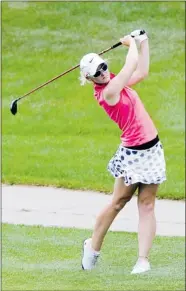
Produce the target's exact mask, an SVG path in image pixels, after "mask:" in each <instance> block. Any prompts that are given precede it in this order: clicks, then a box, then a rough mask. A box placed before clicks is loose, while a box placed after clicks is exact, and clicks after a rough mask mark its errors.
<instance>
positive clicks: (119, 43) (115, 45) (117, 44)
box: [111, 41, 122, 49]
mask: <svg viewBox="0 0 186 291" xmlns="http://www.w3.org/2000/svg"><path fill="white" fill-rule="evenodd" d="M121 44H122V42H121V41H120V42H118V43H116V44H114V45H113V46H112V47H111V49H114V48H116V47H118V46H119V45H121Z"/></svg>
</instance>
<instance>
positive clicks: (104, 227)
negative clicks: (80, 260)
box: [91, 178, 139, 251]
mask: <svg viewBox="0 0 186 291" xmlns="http://www.w3.org/2000/svg"><path fill="white" fill-rule="evenodd" d="M138 185H139V184H138V183H136V184H133V185H130V186H126V185H125V184H124V180H123V178H116V180H115V184H114V192H113V199H112V201H111V203H110V204H109V205H108V206H107V207H106V208H105V209H104V210H103V211H102V212H101V213H100V214H99V216H98V217H97V219H96V224H95V227H94V231H93V235H92V242H91V246H92V248H93V249H94V250H95V251H100V249H101V245H102V243H103V240H104V237H105V235H106V233H107V231H108V229H109V227H110V225H111V224H112V222H113V220H114V219H115V217H116V216H117V214H118V213H119V212H120V210H121V209H122V208H123V207H124V206H125V204H126V203H127V202H128V201H130V199H131V198H132V195H133V194H134V192H135V191H136V189H137V187H138Z"/></svg>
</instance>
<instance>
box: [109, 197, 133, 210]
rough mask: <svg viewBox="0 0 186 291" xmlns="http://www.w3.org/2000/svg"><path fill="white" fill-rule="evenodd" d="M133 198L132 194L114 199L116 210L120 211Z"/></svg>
mask: <svg viewBox="0 0 186 291" xmlns="http://www.w3.org/2000/svg"><path fill="white" fill-rule="evenodd" d="M131 198H132V196H129V197H122V198H120V199H117V200H113V201H112V207H113V208H114V210H115V211H118V212H119V211H120V210H121V209H123V207H124V206H125V204H126V203H127V202H129V201H130V200H131Z"/></svg>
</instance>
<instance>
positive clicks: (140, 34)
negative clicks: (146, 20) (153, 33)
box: [130, 29, 148, 43]
mask: <svg viewBox="0 0 186 291" xmlns="http://www.w3.org/2000/svg"><path fill="white" fill-rule="evenodd" d="M130 35H131V37H134V39H135V40H136V41H137V42H138V43H141V42H142V41H144V40H145V39H148V36H147V34H146V32H145V30H142V29H137V30H134V31H132V32H131V34H130Z"/></svg>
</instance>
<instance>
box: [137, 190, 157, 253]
mask: <svg viewBox="0 0 186 291" xmlns="http://www.w3.org/2000/svg"><path fill="white" fill-rule="evenodd" d="M157 190H158V185H157V184H150V185H145V184H140V186H139V194H138V209H139V227H138V243H139V257H142V258H148V255H149V251H150V249H151V247H152V243H153V239H154V237H155V234H156V218H155V213H154V207H155V198H156V193H157Z"/></svg>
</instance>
